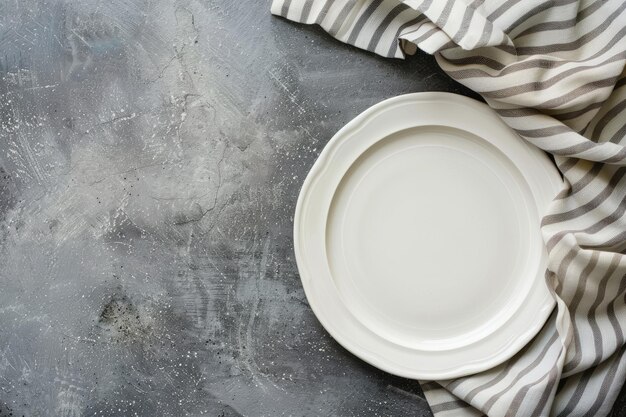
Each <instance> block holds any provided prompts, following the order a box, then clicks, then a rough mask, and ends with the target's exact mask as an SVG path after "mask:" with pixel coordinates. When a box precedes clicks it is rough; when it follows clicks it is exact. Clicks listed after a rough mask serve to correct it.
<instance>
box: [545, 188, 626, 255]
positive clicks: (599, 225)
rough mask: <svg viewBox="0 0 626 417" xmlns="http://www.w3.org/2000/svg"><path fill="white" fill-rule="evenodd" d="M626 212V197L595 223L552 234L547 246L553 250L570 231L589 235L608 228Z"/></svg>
mask: <svg viewBox="0 0 626 417" xmlns="http://www.w3.org/2000/svg"><path fill="white" fill-rule="evenodd" d="M625 212H626V199H624V200H622V201H621V202H620V204H619V205H618V206H617V208H616V209H615V210H614V211H613V212H612V213H611V214H609V215H608V216H606V217H604V218H602V219H600V220H598V221H597V222H595V223H594V224H593V225H591V226H589V227H587V228H585V229H582V230H575V229H570V230H561V231H560V232H558V233H556V234H555V235H554V236H552V237H551V238H550V239H549V240H548V242H547V243H546V247H547V249H548V250H549V251H550V250H552V249H553V248H554V247H555V246H556V244H557V243H559V242H560V241H561V239H563V238H564V237H565V236H567V235H568V234H570V233H576V234H587V235H589V234H593V233H597V232H599V231H600V230H602V229H604V228H606V227H607V226H609V225H611V224H613V223H615V222H616V221H617V220H619V219H621V218H622V216H623V215H624V213H625Z"/></svg>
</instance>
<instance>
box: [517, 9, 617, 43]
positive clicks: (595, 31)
mask: <svg viewBox="0 0 626 417" xmlns="http://www.w3.org/2000/svg"><path fill="white" fill-rule="evenodd" d="M625 9H626V2H624V3H622V5H621V6H620V7H619V8H618V9H617V10H615V11H614V12H613V13H611V15H610V16H609V17H608V18H607V19H606V20H604V21H603V22H602V23H601V24H600V25H599V26H598V27H596V28H595V29H593V30H592V31H591V32H588V33H586V34H584V35H583V36H581V37H580V38H578V39H576V40H574V41H571V42H565V43H555V44H551V45H543V46H520V47H518V48H517V52H518V54H520V55H537V54H540V55H545V54H549V53H553V52H565V51H574V50H576V49H580V47H581V46H583V45H585V44H587V43H589V42H591V41H592V40H594V39H595V38H596V37H597V36H598V35H599V34H602V33H604V32H605V30H606V29H607V28H608V27H609V26H610V25H611V23H613V21H615V19H617V18H618V16H620V15H621V14H622V12H623V11H624V10H625Z"/></svg>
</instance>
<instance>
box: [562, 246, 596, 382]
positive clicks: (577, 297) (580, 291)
mask: <svg viewBox="0 0 626 417" xmlns="http://www.w3.org/2000/svg"><path fill="white" fill-rule="evenodd" d="M599 258H600V254H599V253H598V252H593V253H592V254H591V258H590V259H589V261H588V263H587V265H586V266H585V268H584V269H583V272H582V273H581V274H580V277H579V278H578V283H577V286H576V292H575V294H574V298H573V299H572V301H571V303H570V307H569V308H570V309H571V310H570V311H576V310H577V309H578V306H579V305H580V302H581V301H582V298H583V295H584V294H585V287H586V286H587V280H588V279H589V276H590V275H591V272H592V271H593V270H594V269H595V267H596V265H597V264H598V259H599ZM562 277H563V278H562V279H564V277H565V275H562ZM573 342H574V357H573V358H572V359H571V360H570V361H569V362H568V363H566V364H565V366H564V367H563V372H569V371H570V370H572V369H574V367H573V366H572V367H571V368H568V366H570V365H572V364H573V363H576V365H577V363H578V362H579V361H580V358H581V357H582V351H581V350H580V334H579V333H578V332H574V340H573Z"/></svg>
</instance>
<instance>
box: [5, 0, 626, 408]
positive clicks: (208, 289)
mask: <svg viewBox="0 0 626 417" xmlns="http://www.w3.org/2000/svg"><path fill="white" fill-rule="evenodd" d="M0 46H1V48H2V49H1V50H2V55H1V56H0V96H1V97H2V100H0V112H1V114H0V138H1V141H0V148H1V149H0V226H1V227H0V250H1V258H0V259H1V269H0V271H1V272H0V284H1V285H2V289H3V290H2V292H0V313H1V314H0V334H1V335H2V337H1V338H0V353H1V356H0V416H8V415H11V414H10V413H12V415H13V416H21V415H24V416H50V415H56V416H68V417H78V416H182V415H189V416H201V415H208V416H216V417H217V416H240V415H241V416H281V415H285V416H287V415H293V416H391V415H394V416H429V415H430V411H429V409H428V405H427V404H426V401H425V400H424V398H423V394H422V392H421V391H420V389H419V387H418V384H417V383H416V382H415V381H410V380H405V379H402V378H397V377H394V376H390V375H387V374H385V373H383V372H380V371H378V370H376V369H374V368H373V367H371V366H369V365H367V364H365V363H363V362H361V361H360V360H358V359H356V358H355V357H353V356H352V355H350V354H349V353H348V352H346V351H345V350H343V349H342V348H341V347H340V346H338V345H337V344H336V343H335V342H334V341H333V340H332V339H331V338H330V336H329V335H328V334H327V333H326V332H325V331H324V330H323V329H322V328H321V326H320V325H319V324H318V322H317V321H316V319H315V317H314V315H313V313H312V312H311V310H310V308H309V306H308V304H307V301H306V298H305V295H304V293H303V290H302V287H301V285H300V282H299V277H298V273H297V268H296V264H295V261H294V257H293V246H292V236H291V230H292V221H293V219H292V217H293V211H294V205H295V201H296V198H297V195H298V191H299V189H300V186H301V184H302V182H303V180H304V178H305V176H306V174H307V171H308V170H309V168H310V167H311V165H312V164H313V162H314V160H315V158H316V156H317V155H318V154H319V152H320V151H321V149H322V148H323V146H324V144H325V143H326V142H327V141H328V140H329V139H330V137H331V136H332V135H333V134H334V133H335V132H336V131H337V130H338V129H339V128H340V127H341V126H342V125H344V124H345V123H347V122H348V121H349V120H350V119H352V118H353V117H354V116H356V115H357V114H358V113H360V112H361V111H363V110H365V109H366V108H367V107H369V106H371V105H372V104H374V103H376V102H378V101H380V100H383V99H385V98H388V97H392V96H395V95H398V94H402V93H409V92H415V91H426V90H428V91H432V90H436V91H452V92H457V93H461V94H469V95H471V94H470V93H469V92H468V91H467V90H465V89H464V88H463V87H461V86H459V85H458V84H455V83H454V82H452V81H451V80H450V79H448V78H447V76H446V75H445V74H443V73H442V71H441V70H439V69H438V67H437V65H436V63H435V61H434V59H433V58H432V57H431V56H428V55H425V54H419V55H418V56H416V57H413V58H411V59H409V60H407V61H400V60H386V59H382V58H379V57H376V56H374V55H372V54H369V53H365V52H362V51H359V50H357V49H355V48H352V47H349V46H346V45H343V44H341V43H339V42H336V41H334V40H332V39H331V38H330V37H328V36H326V35H325V34H323V33H322V32H321V30H319V29H316V28H311V27H304V26H300V25H295V24H292V23H290V22H287V21H285V20H283V19H279V18H274V17H271V16H270V14H269V1H268V0H260V1H246V2H233V1H232V0H212V1H203V2H202V1H194V0H178V1H170V0H151V1H149V0H109V1H103V0H82V1H78V0H77V1H71V0H70V1H65V2H54V1H52V2H47V1H45V0H24V1H18V0H10V1H4V2H1V3H0ZM620 401H621V402H619V405H618V406H617V407H616V410H621V413H620V412H615V413H614V415H618V414H624V412H625V411H626V403H625V401H624V396H623V395H622V396H621V400H620Z"/></svg>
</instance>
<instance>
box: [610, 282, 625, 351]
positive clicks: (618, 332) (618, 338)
mask: <svg viewBox="0 0 626 417" xmlns="http://www.w3.org/2000/svg"><path fill="white" fill-rule="evenodd" d="M624 291H626V275H625V276H623V277H622V280H621V281H620V284H619V289H618V290H617V297H615V298H614V299H613V300H611V302H609V305H608V306H607V307H606V314H607V317H608V318H609V322H610V323H611V326H612V327H613V331H614V332H615V344H616V346H622V345H624V342H625V341H626V340H625V339H624V332H623V331H622V327H621V326H620V323H619V320H618V319H617V316H616V315H615V303H616V302H617V301H618V299H619V298H620V295H621V294H624Z"/></svg>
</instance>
